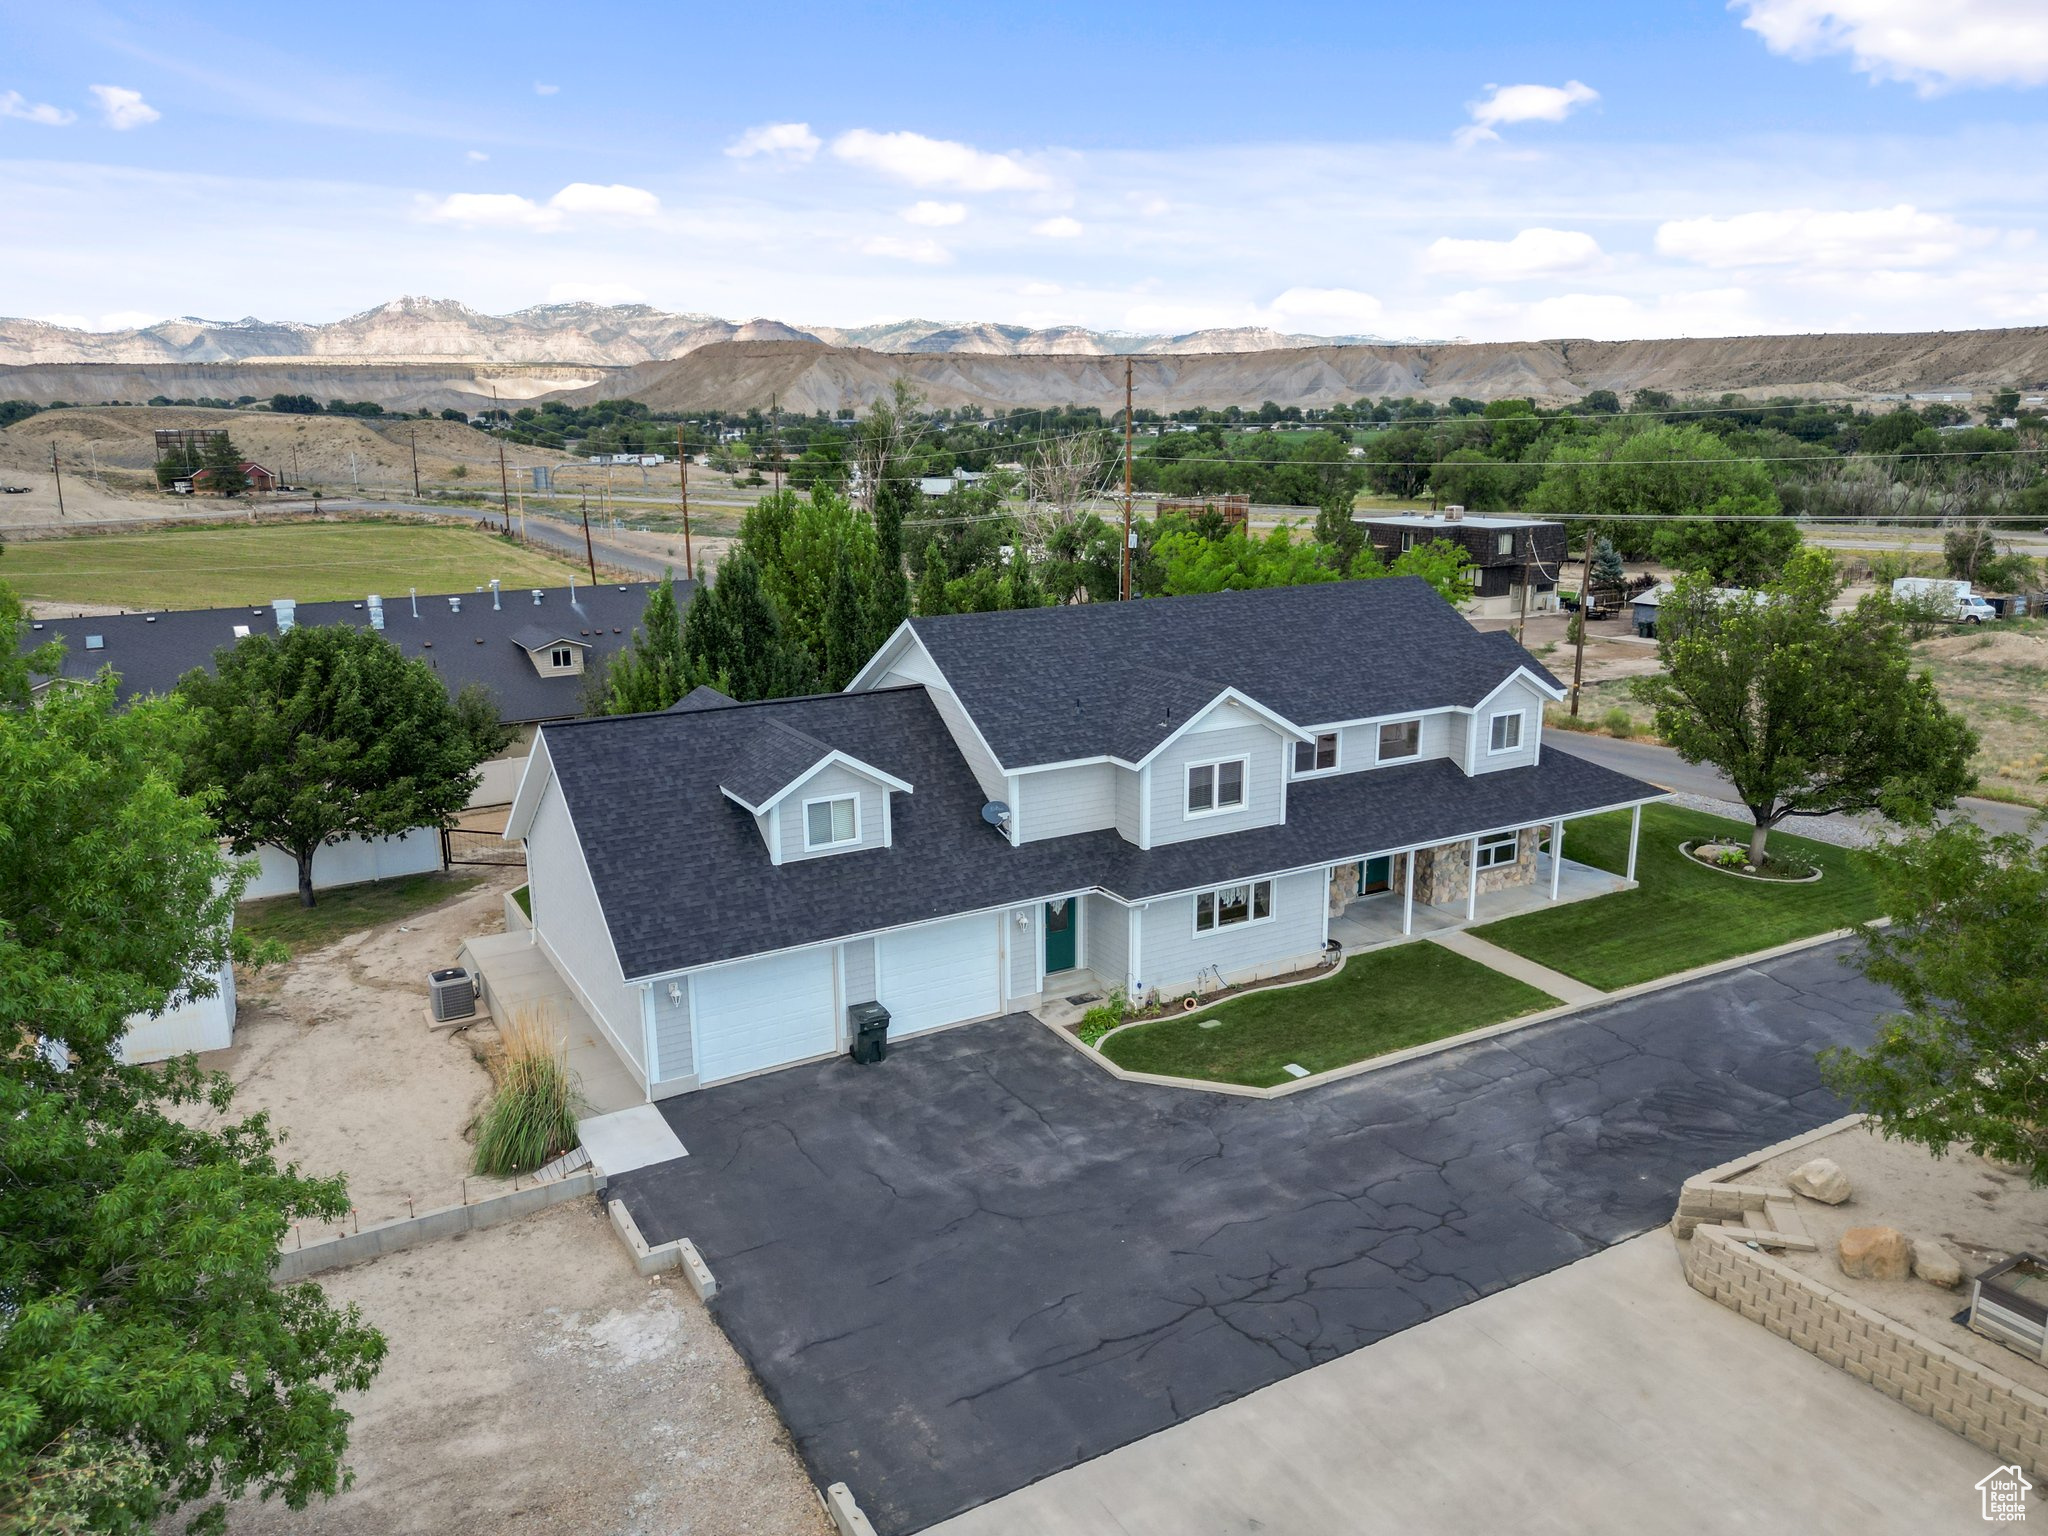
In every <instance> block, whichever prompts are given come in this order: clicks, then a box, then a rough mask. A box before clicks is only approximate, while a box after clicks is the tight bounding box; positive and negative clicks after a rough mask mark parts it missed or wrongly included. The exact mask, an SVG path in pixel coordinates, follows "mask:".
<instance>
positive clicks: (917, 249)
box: [861, 235, 953, 267]
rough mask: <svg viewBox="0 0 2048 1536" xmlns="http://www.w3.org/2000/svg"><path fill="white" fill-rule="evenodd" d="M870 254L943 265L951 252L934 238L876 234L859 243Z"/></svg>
mask: <svg viewBox="0 0 2048 1536" xmlns="http://www.w3.org/2000/svg"><path fill="white" fill-rule="evenodd" d="M861 250H863V251H864V252H866V253H867V254H868V255H870V256H887V257H891V258H893V259H894V260H897V261H914V262H916V263H918V264H919V265H920V266H926V267H938V266H944V265H945V264H946V263H947V262H949V261H951V260H952V259H953V253H952V252H951V251H949V250H947V249H946V248H945V247H944V246H943V245H941V244H939V242H938V241H936V240H912V239H907V238H905V237H904V236H902V235H876V236H874V237H873V238H871V239H868V240H865V241H863V242H862V243H861Z"/></svg>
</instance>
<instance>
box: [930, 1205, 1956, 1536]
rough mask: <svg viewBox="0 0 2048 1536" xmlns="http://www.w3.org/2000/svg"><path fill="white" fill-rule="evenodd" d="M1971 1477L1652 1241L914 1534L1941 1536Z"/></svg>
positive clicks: (1660, 1240) (1619, 1249)
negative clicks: (1714, 1295)
mask: <svg viewBox="0 0 2048 1536" xmlns="http://www.w3.org/2000/svg"><path fill="white" fill-rule="evenodd" d="M1992 1465H1993V1463H1992V1458H1991V1457H1989V1456H1987V1455H1985V1454H1983V1453H1982V1452H1980V1451H1978V1450H1976V1449H1975V1448H1974V1447H1972V1446H1970V1445H1969V1444H1967V1443H1966V1442H1964V1441H1963V1440H1962V1439H1961V1438H1960V1437H1959V1436H1956V1435H1951V1434H1949V1433H1948V1432H1947V1431H1946V1430H1944V1429H1941V1428H1940V1427H1939V1426H1937V1425H1935V1424H1934V1423H1932V1422H1931V1421H1929V1420H1927V1419H1924V1418H1922V1417H1920V1416H1919V1415H1918V1414H1915V1413H1912V1412H1910V1411H1909V1410H1907V1409H1906V1408H1904V1407H1902V1406H1900V1405H1899V1404H1897V1403H1894V1402H1892V1401H1891V1400H1890V1399H1888V1398H1886V1397H1884V1396H1883V1395H1881V1394H1880V1393H1877V1392H1875V1391H1873V1390H1871V1388H1869V1387H1868V1386H1865V1385H1864V1384H1863V1383H1862V1382H1859V1381H1857V1380H1856V1379H1855V1378H1854V1377H1852V1376H1850V1375H1848V1374H1847V1373H1845V1372H1843V1371H1839V1370H1836V1369H1835V1368H1834V1367H1832V1366H1830V1365H1827V1364H1824V1363H1823V1362H1821V1361H1820V1360H1817V1359H1815V1358H1814V1357H1813V1356H1811V1355H1808V1354H1806V1353H1805V1352H1804V1351H1802V1350H1798V1349H1795V1348H1793V1347H1792V1346H1791V1345H1790V1344H1788V1343H1786V1342H1785V1341H1784V1340H1782V1339H1779V1338H1777V1337H1776V1336H1775V1335H1773V1334H1771V1333H1769V1332H1767V1331H1766V1330H1764V1329H1763V1328H1760V1327H1758V1326H1757V1325H1756V1324H1754V1323H1751V1322H1748V1321H1746V1320H1744V1319H1743V1318H1742V1317H1741V1316H1740V1315H1738V1314H1736V1313H1734V1312H1730V1311H1728V1310H1727V1309H1726V1308H1725V1307H1720V1306H1716V1305H1715V1304H1714V1303H1713V1302H1711V1301H1709V1300H1708V1299H1707V1298H1706V1297H1704V1296H1701V1295H1699V1294H1697V1293H1696V1292H1694V1291H1693V1290H1692V1289H1691V1288H1690V1287H1688V1286H1687V1285H1686V1283H1685V1277H1684V1276H1683V1274H1681V1273H1680V1270H1679V1261H1678V1256H1677V1253H1676V1251H1675V1249H1674V1247H1673V1244H1672V1241H1671V1238H1670V1236H1669V1234H1668V1233H1666V1232H1664V1231H1662V1230H1659V1231H1654V1232H1650V1233H1647V1234H1645V1235H1644V1236H1642V1237H1639V1238H1635V1239H1632V1240H1631V1241H1628V1242H1625V1243H1622V1244H1619V1245H1617V1246H1616V1247H1613V1248H1610V1249H1607V1250H1606V1251H1605V1252H1602V1253H1599V1254H1595V1255H1594V1256H1593V1257H1591V1258H1587V1259H1582V1260H1580V1261H1579V1262H1578V1263H1576V1264H1572V1265H1568V1266H1567V1267H1565V1268H1563V1269H1559V1270H1555V1271H1553V1272H1551V1273H1550V1274H1547V1275H1544V1276H1542V1277H1540V1278H1538V1279H1535V1280H1531V1281H1529V1282H1528V1283H1526V1284H1524V1285H1519V1286H1516V1287H1514V1288H1513V1289H1512V1290H1507V1291H1503V1292H1500V1293H1499V1294H1497V1295H1493V1296H1488V1297H1486V1298H1484V1299H1482V1300H1480V1301H1476V1302H1473V1303H1472V1304H1471V1305H1469V1306H1466V1307H1463V1308H1460V1309H1459V1310H1458V1311H1456V1312H1452V1313H1449V1314H1447V1315H1446V1316H1443V1317H1439V1318H1436V1319H1434V1320H1433V1321H1430V1322H1426V1323H1423V1324H1421V1325H1420V1326H1419V1327H1415V1328H1411V1329H1409V1330H1408V1331H1407V1332H1405V1333H1400V1334H1396V1335H1395V1336H1394V1337H1392V1338H1390V1339H1385V1340H1382V1341H1381V1342H1380V1343H1378V1344H1374V1345H1372V1346H1371V1347H1369V1348H1366V1349H1361V1350H1358V1351H1357V1352H1355V1353H1353V1354H1349V1355H1346V1356H1344V1357H1343V1358H1342V1359H1340V1360H1336V1361H1332V1362H1331V1363H1330V1364H1328V1365H1322V1366H1318V1367H1316V1368H1315V1369H1313V1370H1309V1371H1304V1372H1302V1373H1301V1374H1299V1375H1296V1376H1292V1377H1289V1378H1288V1379H1287V1380H1285V1381H1282V1382H1280V1383H1278V1384H1276V1385H1274V1386H1270V1387H1267V1388H1265V1389H1263V1390H1262V1391H1258V1392H1255V1393H1253V1394H1251V1395H1250V1396H1249V1397H1244V1398H1240V1399H1239V1400H1238V1401H1236V1402H1234V1403H1229V1404H1226V1405H1225V1406H1223V1407H1221V1408H1218V1409H1215V1410H1214V1411H1212V1412H1209V1413H1205V1414H1202V1415H1201V1416H1199V1417H1198V1418H1194V1419H1190V1420H1188V1421H1187V1422H1185V1423H1183V1424H1179V1425H1176V1426H1175V1427H1174V1428H1172V1429H1168V1430H1164V1431H1162V1432H1161V1433H1159V1434H1156V1435H1153V1436H1151V1437H1150V1438H1148V1439H1145V1440H1140V1441H1138V1442H1137V1443H1135V1444H1133V1445H1128V1446H1125V1447H1124V1448H1123V1449H1121V1450H1117V1451H1112V1452H1110V1453H1109V1454H1108V1455H1106V1456H1101V1457H1098V1458H1096V1459H1095V1460H1093V1461H1090V1462H1085V1463H1083V1464H1082V1465H1080V1466H1077V1467H1075V1468H1073V1469H1071V1470H1070V1471H1066V1472H1061V1473H1059V1474H1057V1475H1056V1476H1053V1477H1049V1478H1047V1479H1045V1480H1044V1481H1042V1482H1038V1483H1034V1484H1032V1485H1031V1486H1029V1487H1027V1488H1021V1489H1019V1490H1018V1491H1017V1492H1015V1493H1012V1494H1009V1495H1008V1496H1006V1497H1004V1498H1001V1499H997V1500H995V1501H994V1502H993V1503H989V1504H984V1505H982V1506H981V1507H980V1508H979V1509H975V1510H971V1511H969V1512H968V1513H966V1514H964V1515H960V1516H957V1517H956V1518H954V1519H952V1520H948V1521H946V1522H944V1523H942V1524H940V1525H937V1526H934V1527H932V1529H931V1536H998V1533H1000V1536H1024V1533H1029V1536H1083V1533H1085V1536H1105V1533H1114V1536H1240V1533H1243V1532H1249V1531H1271V1532H1279V1531H1284V1532H1287V1533H1288V1536H1360V1533H1373V1532H1389V1533H1396V1532H1398V1533H1402V1536H1410V1533H1413V1536H1436V1533H1442V1536H1454V1533H1455V1536H1466V1533H1468V1532H1473V1531H1514V1532H1517V1533H1527V1532H1558V1533H1560V1536H1563V1533H1570V1536H1602V1533H1607V1532H1612V1533H1614V1536H1663V1533H1673V1536H1676V1533H1685V1536H1692V1533H1696V1532H1723V1531H1727V1532H1737V1531H1740V1532H1758V1531H1800V1532H1806V1533H1809V1536H1827V1533H1831V1532H1843V1533H1852V1532H1853V1533H1856V1536H1867V1533H1872V1532H1890V1531H1897V1532H1901V1533H1906V1532H1911V1533H1915V1536H1917V1533H1920V1532H1927V1531H1960V1530H1963V1529H1966V1528H1975V1527H1976V1525H1977V1524H1978V1523H1980V1522H1979V1521H1978V1499H1977V1494H1976V1492H1975V1491H1974V1487H1973V1485H1974V1484H1975V1483H1976V1481H1977V1479H1978V1478H1980V1477H1982V1476H1984V1474H1985V1473H1987V1472H1989V1471H1991V1470H1992Z"/></svg>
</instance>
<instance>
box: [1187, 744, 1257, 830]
mask: <svg viewBox="0 0 2048 1536" xmlns="http://www.w3.org/2000/svg"><path fill="white" fill-rule="evenodd" d="M1246 761H1247V760H1246V759H1245V758H1242V757H1232V758H1226V759H1224V760H1223V761H1222V762H1220V763H1193V764H1190V765H1189V767H1188V811H1187V813H1188V815H1190V816H1209V815H1213V814H1214V813H1215V812H1217V811H1235V810H1240V809H1242V808H1243V806H1244V771H1245V764H1246Z"/></svg>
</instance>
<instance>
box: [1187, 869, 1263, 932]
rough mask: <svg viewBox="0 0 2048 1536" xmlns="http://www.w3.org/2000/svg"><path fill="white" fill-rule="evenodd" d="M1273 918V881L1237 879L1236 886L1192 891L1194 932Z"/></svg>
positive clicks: (1239, 925)
mask: <svg viewBox="0 0 2048 1536" xmlns="http://www.w3.org/2000/svg"><path fill="white" fill-rule="evenodd" d="M1272 920H1273V882H1272V881H1270V880H1241V881H1239V882H1238V883H1237V884H1236V885H1222V886H1218V887H1217V888H1216V889H1215V890H1213V891H1197V892H1196V893H1195V932H1197V933H1214V932H1216V930H1217V929H1219V928H1243V927H1246V926H1248V925H1250V924H1252V923H1270V922H1271V921H1272Z"/></svg>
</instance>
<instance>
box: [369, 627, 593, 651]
mask: <svg viewBox="0 0 2048 1536" xmlns="http://www.w3.org/2000/svg"><path fill="white" fill-rule="evenodd" d="M386 622H387V623H388V622H389V620H388V619H387V620H386ZM558 640H559V641H560V642H561V643H562V644H564V645H581V646H588V645H589V644H590V642H589V641H588V640H585V639H584V638H583V637H582V636H581V635H579V634H577V633H576V631H575V630H574V629H573V628H570V627H567V626H565V627H563V628H561V629H549V628H548V627H547V626H546V625H545V624H522V625H520V626H519V627H518V628H517V629H515V630H513V631H512V643H513V644H514V645H516V646H518V647H519V648H520V649H521V650H522V651H544V650H546V649H547V648H548V647H549V646H551V645H553V644H554V643H555V642H556V641H558Z"/></svg>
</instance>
